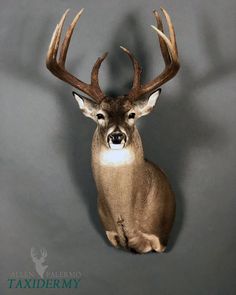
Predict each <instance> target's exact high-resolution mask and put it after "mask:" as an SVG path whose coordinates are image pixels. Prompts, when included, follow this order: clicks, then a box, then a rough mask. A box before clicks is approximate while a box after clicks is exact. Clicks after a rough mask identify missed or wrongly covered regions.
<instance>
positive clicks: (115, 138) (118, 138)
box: [109, 132, 125, 144]
mask: <svg viewBox="0 0 236 295" xmlns="http://www.w3.org/2000/svg"><path fill="white" fill-rule="evenodd" d="M123 139H124V140H125V134H124V133H121V132H113V133H111V134H110V135H109V140H111V141H112V143H114V144H120V143H121V142H122V140H123Z"/></svg>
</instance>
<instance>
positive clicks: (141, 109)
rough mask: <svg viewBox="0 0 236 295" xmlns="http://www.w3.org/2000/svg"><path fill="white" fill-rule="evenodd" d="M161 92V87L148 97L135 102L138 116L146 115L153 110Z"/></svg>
mask: <svg viewBox="0 0 236 295" xmlns="http://www.w3.org/2000/svg"><path fill="white" fill-rule="evenodd" d="M160 93H161V88H159V89H157V90H156V91H155V92H153V93H152V94H151V95H150V96H149V97H148V98H145V99H140V100H138V101H136V102H135V109H136V113H137V115H138V117H142V116H145V115H147V114H149V113H150V112H151V111H152V110H153V108H154V106H155V104H156V102H157V99H158V97H159V95H160Z"/></svg>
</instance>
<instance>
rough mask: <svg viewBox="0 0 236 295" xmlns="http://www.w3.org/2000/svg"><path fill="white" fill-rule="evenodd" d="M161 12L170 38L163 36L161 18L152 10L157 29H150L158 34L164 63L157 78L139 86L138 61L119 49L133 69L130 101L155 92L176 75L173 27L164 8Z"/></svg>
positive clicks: (177, 64) (176, 65)
mask: <svg viewBox="0 0 236 295" xmlns="http://www.w3.org/2000/svg"><path fill="white" fill-rule="evenodd" d="M161 10H162V13H163V14H164V16H165V19H166V22H167V25H168V30H169V35H170V36H169V38H168V37H167V36H166V35H165V33H164V29H163V23H162V20H161V16H160V14H159V13H158V12H157V11H156V10H154V11H153V13H154V16H155V18H156V22H157V27H155V26H151V27H152V28H153V29H154V30H155V31H156V32H157V34H158V39H159V43H160V48H161V53H162V56H163V59H164V62H165V69H164V70H163V72H162V73H161V74H160V75H159V76H157V77H156V78H154V79H153V80H151V81H150V82H148V83H146V84H144V85H142V84H141V71H142V70H141V67H140V65H139V63H138V61H137V60H136V59H135V57H134V56H133V54H132V53H130V51H129V50H128V49H126V48H124V47H121V49H123V50H124V51H125V52H126V53H127V54H128V56H129V57H130V59H131V61H132V63H133V68H134V78H133V86H132V88H131V90H130V92H129V94H128V96H129V97H130V99H132V100H136V99H138V98H139V97H140V96H143V95H145V94H148V93H150V92H152V91H154V90H156V89H157V88H158V87H160V86H161V85H163V84H164V83H166V82H167V81H169V80H170V79H172V78H173V77H174V76H175V75H176V73H177V72H178V70H179V67H180V64H179V57H178V49H177V43H176V37H175V30H174V26H173V24H172V21H171V18H170V16H169V14H168V13H167V12H166V10H165V9H164V8H161Z"/></svg>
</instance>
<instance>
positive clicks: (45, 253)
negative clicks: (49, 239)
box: [40, 249, 48, 258]
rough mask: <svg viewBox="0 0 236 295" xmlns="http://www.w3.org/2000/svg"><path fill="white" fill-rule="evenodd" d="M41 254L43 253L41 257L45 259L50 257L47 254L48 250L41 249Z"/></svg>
mask: <svg viewBox="0 0 236 295" xmlns="http://www.w3.org/2000/svg"><path fill="white" fill-rule="evenodd" d="M40 253H41V256H42V257H43V258H45V257H47V256H48V253H47V250H46V249H41V250H40Z"/></svg>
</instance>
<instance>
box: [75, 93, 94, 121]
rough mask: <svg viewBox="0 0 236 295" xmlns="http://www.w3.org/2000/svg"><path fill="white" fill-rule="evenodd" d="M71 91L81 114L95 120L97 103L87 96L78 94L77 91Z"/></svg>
mask: <svg viewBox="0 0 236 295" xmlns="http://www.w3.org/2000/svg"><path fill="white" fill-rule="evenodd" d="M72 93H73V95H74V98H75V99H76V101H77V102H78V104H79V108H80V109H81V111H82V112H83V114H84V115H85V116H86V117H89V118H91V119H93V120H94V121H96V113H97V109H98V105H97V104H96V103H95V102H93V101H92V100H91V99H89V98H87V97H84V96H82V95H79V94H78V93H76V92H74V91H73V92H72Z"/></svg>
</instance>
